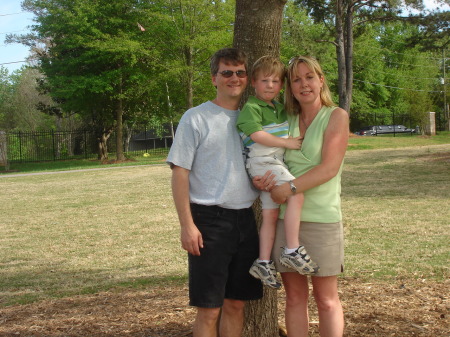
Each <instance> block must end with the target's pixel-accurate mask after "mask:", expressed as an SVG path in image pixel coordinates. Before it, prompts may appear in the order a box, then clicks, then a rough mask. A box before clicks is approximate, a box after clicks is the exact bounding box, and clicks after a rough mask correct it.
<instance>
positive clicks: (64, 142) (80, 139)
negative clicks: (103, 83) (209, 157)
mask: <svg viewBox="0 0 450 337" xmlns="http://www.w3.org/2000/svg"><path fill="white" fill-rule="evenodd" d="M5 138H6V152H7V158H8V161H9V162H35V161H50V160H67V159H97V157H98V150H97V149H98V141H97V137H96V136H95V134H94V133H93V132H92V131H88V130H77V131H53V130H51V131H29V132H20V131H19V132H6V137H5ZM123 144H124V152H125V153H126V154H128V155H140V154H144V153H151V154H164V153H167V150H168V149H169V148H170V146H171V145H172V136H171V135H168V132H166V134H164V135H163V136H157V135H156V134H155V132H154V130H150V129H144V130H132V131H130V132H127V133H126V135H125V137H124V140H123ZM107 146H108V153H110V154H114V153H115V151H116V135H115V133H113V134H112V135H111V136H110V137H109V138H108V141H107Z"/></svg>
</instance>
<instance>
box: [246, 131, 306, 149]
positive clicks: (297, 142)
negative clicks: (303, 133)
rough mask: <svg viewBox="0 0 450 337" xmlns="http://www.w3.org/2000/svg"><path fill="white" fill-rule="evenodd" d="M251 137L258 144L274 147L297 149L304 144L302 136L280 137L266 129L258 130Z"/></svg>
mask: <svg viewBox="0 0 450 337" xmlns="http://www.w3.org/2000/svg"><path fill="white" fill-rule="evenodd" d="M250 138H251V139H252V140H253V141H254V142H255V143H258V144H261V145H265V146H273V147H283V148H285V149H291V150H296V149H299V148H300V147H301V146H302V140H303V138H302V137H295V138H280V137H277V136H274V135H271V134H270V133H268V132H266V131H256V132H253V133H252V134H251V135H250Z"/></svg>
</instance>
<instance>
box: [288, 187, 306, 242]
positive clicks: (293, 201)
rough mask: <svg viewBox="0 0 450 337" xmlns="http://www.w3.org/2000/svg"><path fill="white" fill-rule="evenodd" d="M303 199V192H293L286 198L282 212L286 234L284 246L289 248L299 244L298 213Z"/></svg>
mask: <svg viewBox="0 0 450 337" xmlns="http://www.w3.org/2000/svg"><path fill="white" fill-rule="evenodd" d="M303 201H304V196H303V193H299V194H295V195H293V196H291V197H289V198H288V200H287V206H286V213H285V214H284V231H285V234H286V247H287V248H289V249H294V248H298V246H300V243H299V232H300V215H301V211H302V207H303Z"/></svg>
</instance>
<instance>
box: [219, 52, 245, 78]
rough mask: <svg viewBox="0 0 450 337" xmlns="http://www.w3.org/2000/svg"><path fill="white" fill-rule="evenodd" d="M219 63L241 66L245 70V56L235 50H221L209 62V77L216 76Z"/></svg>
mask: <svg viewBox="0 0 450 337" xmlns="http://www.w3.org/2000/svg"><path fill="white" fill-rule="evenodd" d="M220 62H223V63H225V64H232V65H233V66H237V65H240V64H243V65H244V66H245V70H247V55H246V54H245V53H244V52H243V51H242V50H239V49H237V48H223V49H220V50H218V51H217V52H215V53H214V55H213V56H212V57H211V62H210V68H211V75H213V76H214V75H216V74H217V72H218V71H219V63H220Z"/></svg>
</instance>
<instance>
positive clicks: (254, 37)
mask: <svg viewBox="0 0 450 337" xmlns="http://www.w3.org/2000/svg"><path fill="white" fill-rule="evenodd" d="M286 1H287V0H257V1H255V0H237V1H236V18H235V25H234V39H233V46H234V47H236V48H239V49H240V50H243V51H244V52H245V53H247V55H248V64H249V70H250V71H251V67H252V65H253V63H254V62H255V61H256V60H257V59H258V58H260V57H261V56H264V55H272V56H280V44H281V24H282V19H283V9H284V6H285V5H286ZM252 92H253V88H251V86H250V85H249V86H248V87H247V90H246V92H245V94H244V96H243V97H242V101H243V102H245V101H246V100H247V98H248V96H249V95H250V94H251V93H252Z"/></svg>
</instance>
